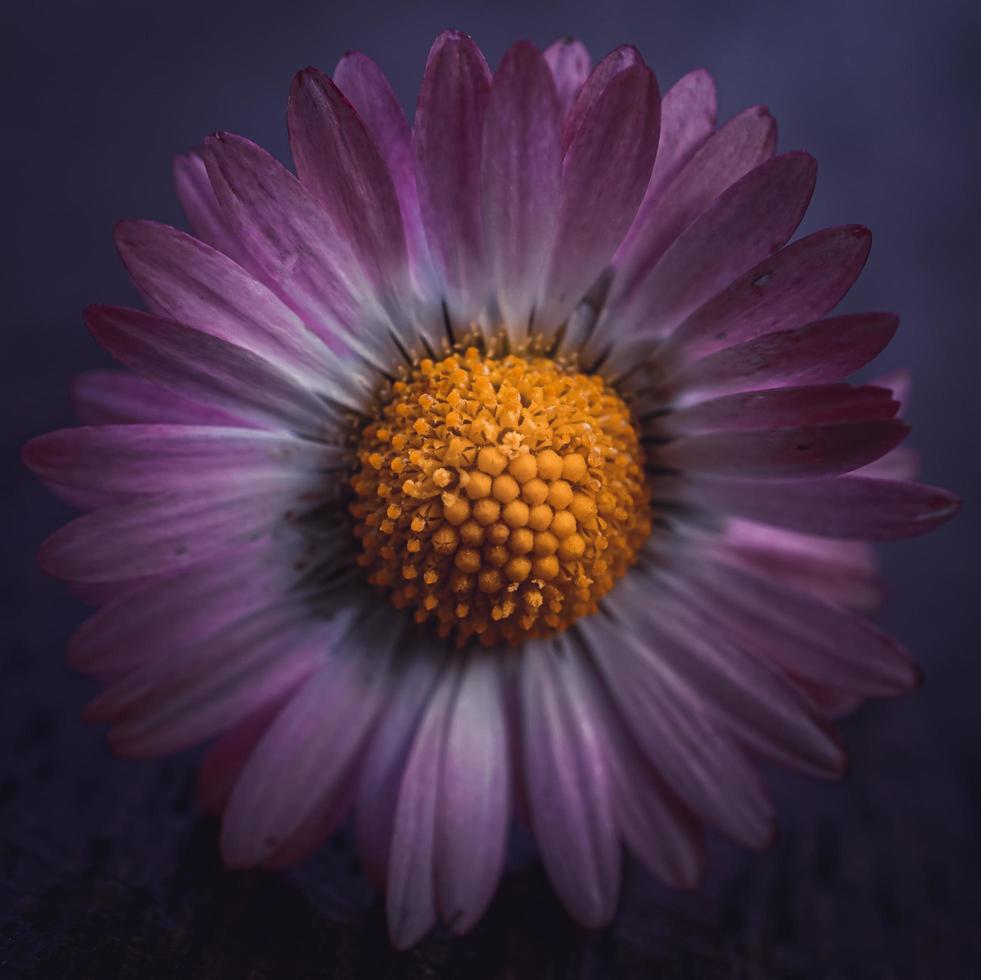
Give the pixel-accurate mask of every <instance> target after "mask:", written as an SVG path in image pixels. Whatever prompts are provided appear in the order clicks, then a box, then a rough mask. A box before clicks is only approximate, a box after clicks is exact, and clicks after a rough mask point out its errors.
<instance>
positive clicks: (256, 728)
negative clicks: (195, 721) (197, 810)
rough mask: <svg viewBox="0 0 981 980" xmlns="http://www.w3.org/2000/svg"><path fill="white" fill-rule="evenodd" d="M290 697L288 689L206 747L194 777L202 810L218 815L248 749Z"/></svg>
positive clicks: (230, 791) (246, 758) (239, 771)
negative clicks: (196, 774)
mask: <svg viewBox="0 0 981 980" xmlns="http://www.w3.org/2000/svg"><path fill="white" fill-rule="evenodd" d="M292 696H293V689H292V688H291V689H290V690H288V691H287V692H286V693H285V694H283V695H281V696H280V697H278V698H274V699H273V700H271V701H269V702H268V703H266V704H264V705H262V706H261V707H260V708H257V709H256V710H255V711H253V712H252V714H250V715H248V716H247V717H245V718H243V719H242V720H241V721H239V722H237V723H236V724H235V725H233V726H232V727H231V728H229V729H228V730H227V731H226V732H223V733H222V734H221V735H220V736H219V738H218V739H217V740H216V741H214V742H212V744H211V745H210V746H209V748H208V751H207V752H206V753H205V755H204V759H203V760H202V761H201V768H200V769H199V770H198V780H197V796H198V802H199V803H200V804H201V807H202V809H204V810H205V812H206V813H210V814H212V815H214V816H219V815H220V814H221V812H222V810H224V809H225V806H226V804H227V803H228V799H229V797H230V796H231V795H232V790H233V789H234V787H235V783H236V781H237V780H238V777H239V774H240V773H241V772H242V769H243V768H244V766H245V763H246V762H247V761H248V759H249V756H250V755H251V754H252V750H253V749H254V748H255V747H256V745H257V744H258V742H259V739H261V738H262V736H263V735H264V734H265V732H266V729H267V728H268V727H269V725H270V724H271V723H272V721H273V719H274V718H275V717H276V715H277V714H279V712H280V710H281V709H282V707H283V705H284V704H285V703H286V702H287V701H288V700H289V699H290V698H291V697H292Z"/></svg>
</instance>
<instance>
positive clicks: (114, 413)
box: [72, 370, 251, 428]
mask: <svg viewBox="0 0 981 980" xmlns="http://www.w3.org/2000/svg"><path fill="white" fill-rule="evenodd" d="M72 405H73V407H74V409H75V414H76V415H77V416H78V418H79V421H81V422H82V423H84V424H85V425H119V424H128V423H143V424H151V425H155V424H170V425H221V426H231V427H236V426H242V427H246V428H251V426H250V424H249V423H248V422H246V421H245V420H244V419H242V418H240V417H239V416H237V415H234V414H232V413H231V412H226V411H222V409H220V408H214V407H213V406H211V405H205V404H202V403H200V402H194V401H191V400H190V399H188V398H184V397H182V396H181V395H178V394H176V393H175V392H173V391H170V390H169V389H167V388H163V387H161V386H160V385H158V384H155V383H154V382H153V381H148V380H147V379H146V378H141V377H140V376H139V375H136V374H130V373H129V372H128V371H102V370H96V371H86V372H84V373H83V374H80V375H79V376H78V377H77V378H76V379H75V381H74V382H73V383H72Z"/></svg>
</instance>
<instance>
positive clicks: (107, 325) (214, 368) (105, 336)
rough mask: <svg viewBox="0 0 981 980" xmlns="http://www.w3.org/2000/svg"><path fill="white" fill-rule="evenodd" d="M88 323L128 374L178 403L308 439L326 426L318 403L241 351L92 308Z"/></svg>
mask: <svg viewBox="0 0 981 980" xmlns="http://www.w3.org/2000/svg"><path fill="white" fill-rule="evenodd" d="M85 322H86V324H87V326H88V328H89V330H91V331H92V334H93V336H94V337H95V339H96V340H98V341H99V343H100V344H102V346H103V347H105V349H106V350H108V351H109V353H110V354H112V355H113V356H114V357H115V358H116V359H117V360H119V361H121V362H122V363H123V364H125V365H126V367H128V368H129V369H130V370H132V371H135V372H136V373H137V374H139V375H142V376H143V377H145V378H147V379H149V380H150V381H154V382H156V383H157V384H160V385H163V386H164V387H165V388H169V389H171V390H173V391H175V392H176V393H177V394H179V395H183V396H185V397H187V398H190V399H192V400H194V401H202V402H204V403H205V404H210V405H214V406H216V407H218V408H220V409H222V410H224V411H230V412H233V413H234V414H236V415H239V416H241V417H243V418H248V419H250V420H253V421H254V422H256V423H257V424H259V425H264V426H271V427H276V428H282V427H289V428H294V429H295V430H296V431H298V432H305V433H308V434H312V435H317V434H321V433H323V432H324V431H325V430H326V428H327V424H328V423H329V421H330V413H329V411H328V407H327V405H326V404H325V403H324V402H323V401H322V400H321V399H319V398H318V397H317V396H316V395H314V394H313V393H312V392H311V391H309V390H308V389H306V388H304V387H303V386H302V385H301V384H299V383H298V382H297V381H296V380H294V379H293V378H291V377H290V376H288V375H286V374H285V373H283V372H282V371H280V370H279V369H278V368H276V367H274V366H273V365H272V364H270V363H269V362H268V361H266V360H264V359H262V358H261V357H259V356H258V355H256V354H253V353H251V352H250V351H247V350H245V349H244V348H242V347H236V346H234V345H233V344H230V343H228V342H227V341H224V340H220V339H219V338H217V337H212V336H210V335H209V334H205V333H201V332H200V331H198V330H193V329H191V328H190V327H185V326H183V325H182V324H179V323H173V322H171V321H169V320H161V319H159V318H158V317H154V316H150V315H149V314H148V313H141V312H139V311H138V310H127V309H125V308H123V307H114V306H91V307H89V309H88V310H86V311H85Z"/></svg>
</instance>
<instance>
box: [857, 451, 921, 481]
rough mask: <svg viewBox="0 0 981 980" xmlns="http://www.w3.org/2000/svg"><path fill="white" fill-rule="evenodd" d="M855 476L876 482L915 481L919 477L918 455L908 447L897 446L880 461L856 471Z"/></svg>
mask: <svg viewBox="0 0 981 980" xmlns="http://www.w3.org/2000/svg"><path fill="white" fill-rule="evenodd" d="M855 474H856V475H857V476H869V477H873V478H874V479H876V480H903V481H909V480H915V479H916V478H917V477H918V476H919V475H920V454H919V453H918V452H917V451H916V450H915V449H911V448H910V447H909V446H897V447H896V448H895V449H894V450H893V451H892V452H890V453H886V455H885V456H883V457H882V458H881V459H877V460H875V461H874V462H872V463H869V464H868V465H867V466H863V467H862V468H861V469H858V470H856V471H855Z"/></svg>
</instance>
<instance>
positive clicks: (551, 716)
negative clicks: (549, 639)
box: [519, 644, 621, 928]
mask: <svg viewBox="0 0 981 980" xmlns="http://www.w3.org/2000/svg"><path fill="white" fill-rule="evenodd" d="M520 670H521V675H520V678H519V686H520V704H521V727H522V735H521V737H522V743H523V748H524V754H523V764H524V774H525V792H526V794H527V797H528V803H529V805H530V809H531V824H532V829H533V830H534V833H535V839H536V841H537V843H538V848H539V850H540V852H541V855H542V860H543V861H544V863H545V868H546V870H547V871H548V876H549V878H550V879H551V882H552V885H553V887H554V888H555V890H556V891H557V892H558V894H559V897H560V898H561V899H562V902H563V904H564V905H565V906H566V908H568V909H569V911H570V912H571V914H572V915H573V916H574V917H575V918H576V919H577V921H579V922H581V923H582V924H583V925H585V926H587V927H589V928H598V927H599V926H602V925H604V924H606V923H607V922H609V920H610V919H611V918H612V916H613V912H614V910H615V907H616V901H617V892H618V890H619V885H620V861H621V856H620V848H619V842H618V840H617V834H616V818H615V814H614V812H613V799H612V797H613V789H612V786H611V785H610V774H609V768H608V766H607V762H606V758H605V755H604V753H603V743H602V736H601V735H600V734H599V733H598V731H597V729H596V721H595V719H594V718H592V717H591V716H590V715H589V711H588V706H587V705H585V704H583V703H582V702H581V701H580V700H577V699H575V698H573V697H571V696H570V694H569V692H568V690H567V684H568V681H566V680H564V679H563V675H564V673H565V671H564V670H563V669H562V664H561V663H560V661H559V659H558V650H557V648H556V647H555V646H552V645H548V646H546V645H544V644H541V645H526V646H525V648H524V650H523V651H522V658H521V664H520Z"/></svg>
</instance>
